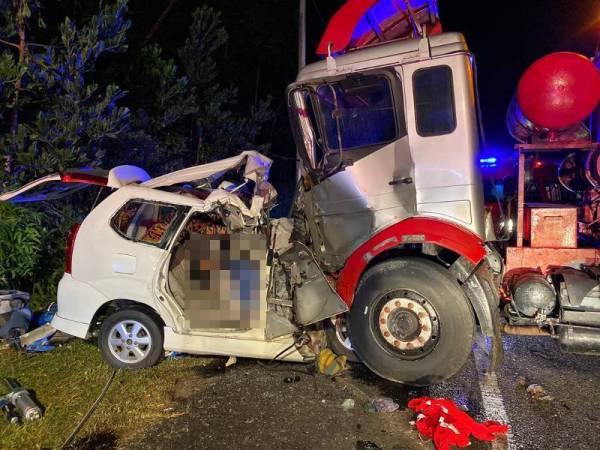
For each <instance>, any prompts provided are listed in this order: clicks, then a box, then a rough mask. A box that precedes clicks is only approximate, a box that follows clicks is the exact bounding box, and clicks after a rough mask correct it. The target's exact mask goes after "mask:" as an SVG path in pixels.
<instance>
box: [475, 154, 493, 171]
mask: <svg viewBox="0 0 600 450" xmlns="http://www.w3.org/2000/svg"><path fill="white" fill-rule="evenodd" d="M496 161H497V160H496V158H495V157H493V156H490V157H488V158H479V166H480V167H481V168H485V169H487V168H490V167H496Z"/></svg>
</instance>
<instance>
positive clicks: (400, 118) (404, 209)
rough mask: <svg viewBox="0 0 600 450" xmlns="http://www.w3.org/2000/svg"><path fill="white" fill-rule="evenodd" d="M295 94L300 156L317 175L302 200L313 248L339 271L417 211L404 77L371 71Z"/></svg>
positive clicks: (331, 81) (291, 97) (294, 114)
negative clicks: (366, 244) (362, 247)
mask: <svg viewBox="0 0 600 450" xmlns="http://www.w3.org/2000/svg"><path fill="white" fill-rule="evenodd" d="M290 94H291V96H290V99H291V103H292V109H291V112H292V117H294V116H295V117H297V118H298V122H297V123H298V126H297V127H296V135H297V145H298V148H299V152H300V153H301V154H302V153H304V154H305V155H306V156H305V157H304V158H302V160H303V161H304V165H305V167H307V166H308V168H307V171H308V172H309V173H311V172H312V173H313V174H316V176H312V177H311V185H310V186H309V187H308V189H306V190H305V194H304V195H305V199H304V200H305V202H304V206H305V214H306V217H307V224H308V228H309V231H310V234H311V238H312V241H313V242H314V243H315V245H314V246H313V249H314V251H315V252H316V253H317V254H318V256H319V260H320V261H321V262H322V263H323V265H324V266H325V267H327V268H328V269H337V268H339V267H341V266H342V265H343V264H344V262H345V260H346V259H347V258H348V256H349V255H350V254H351V253H352V252H353V251H354V249H355V248H357V247H358V246H359V245H360V244H361V243H362V242H364V241H365V240H367V239H368V238H369V237H370V236H372V235H373V233H375V232H376V231H377V230H379V229H382V228H384V227H386V226H388V225H390V224H392V223H394V222H398V221H400V220H403V219H405V218H407V217H410V216H412V215H414V214H415V213H416V198H415V189H414V177H415V174H414V165H413V161H412V157H411V152H410V146H409V140H408V136H407V132H406V123H405V118H404V92H403V86H402V77H401V75H400V74H399V73H397V72H395V71H390V70H380V71H370V72H369V73H365V74H352V75H350V76H346V77H343V78H340V77H337V78H334V79H332V80H326V82H324V83H322V84H320V85H317V86H314V87H312V88H311V89H310V90H309V89H308V88H305V89H304V90H303V89H299V90H296V91H294V90H292V91H291V93H290Z"/></svg>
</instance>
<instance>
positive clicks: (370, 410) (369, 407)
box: [363, 402, 377, 413]
mask: <svg viewBox="0 0 600 450" xmlns="http://www.w3.org/2000/svg"><path fill="white" fill-rule="evenodd" d="M363 411H364V412H366V413H375V412H377V410H376V409H375V407H374V406H373V402H367V403H365V404H364V405H363Z"/></svg>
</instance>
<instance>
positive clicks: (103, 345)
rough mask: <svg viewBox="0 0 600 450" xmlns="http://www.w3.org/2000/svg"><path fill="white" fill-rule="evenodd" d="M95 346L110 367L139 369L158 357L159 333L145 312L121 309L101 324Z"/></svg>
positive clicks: (161, 341)
mask: <svg viewBox="0 0 600 450" xmlns="http://www.w3.org/2000/svg"><path fill="white" fill-rule="evenodd" d="M98 346H99V347H100V351H101V352H102V356H103V357H104V359H105V360H106V362H107V363H108V364H109V365H111V366H112V367H115V368H119V369H121V368H124V369H142V368H144V367H150V366H153V365H154V364H156V363H157V362H158V361H159V360H160V358H161V357H162V355H163V352H164V351H163V332H162V328H161V327H160V325H159V324H158V322H157V320H156V319H155V318H154V317H152V315H150V314H148V313H146V312H145V311H141V310H139V309H122V310H119V311H116V312H115V313H113V314H111V315H110V316H108V317H106V318H105V319H104V321H103V322H102V325H101V326H100V333H99V334H98Z"/></svg>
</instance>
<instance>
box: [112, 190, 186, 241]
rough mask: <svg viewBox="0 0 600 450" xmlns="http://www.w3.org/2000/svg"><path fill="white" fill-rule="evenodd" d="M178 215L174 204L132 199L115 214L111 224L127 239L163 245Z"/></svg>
mask: <svg viewBox="0 0 600 450" xmlns="http://www.w3.org/2000/svg"><path fill="white" fill-rule="evenodd" d="M176 217H177V208H175V207H174V206H168V205H163V204H160V203H153V202H144V201H141V200H132V201H129V202H127V203H126V204H125V205H124V206H123V207H122V208H121V209H120V210H119V211H118V212H117V213H116V214H115V215H114V216H113V218H112V221H111V226H112V228H113V229H114V230H115V231H116V232H117V233H119V234H120V235H121V236H123V237H124V238H125V239H129V240H131V241H135V242H144V243H146V244H151V245H161V244H162V243H163V242H164V239H165V236H166V235H167V231H169V229H170V227H171V226H172V225H173V223H174V221H175V218H176Z"/></svg>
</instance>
